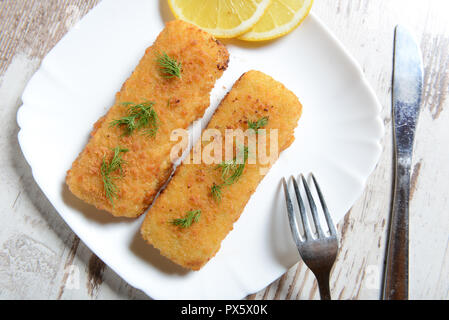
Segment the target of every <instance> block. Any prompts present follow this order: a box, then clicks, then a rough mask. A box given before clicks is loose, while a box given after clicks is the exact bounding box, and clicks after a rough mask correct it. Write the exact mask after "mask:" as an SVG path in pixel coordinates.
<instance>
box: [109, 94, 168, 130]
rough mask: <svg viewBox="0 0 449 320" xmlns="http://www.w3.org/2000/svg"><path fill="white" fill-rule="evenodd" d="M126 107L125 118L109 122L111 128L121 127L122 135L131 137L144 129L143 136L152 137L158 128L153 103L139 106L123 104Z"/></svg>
mask: <svg viewBox="0 0 449 320" xmlns="http://www.w3.org/2000/svg"><path fill="white" fill-rule="evenodd" d="M123 105H124V106H127V107H128V115H127V116H126V117H123V118H120V119H118V120H114V121H112V122H111V127H114V126H118V127H121V126H123V127H124V128H125V132H124V134H123V135H127V136H129V135H131V134H132V133H133V132H134V131H136V130H137V131H138V130H140V129H143V128H145V130H144V134H146V135H148V136H151V137H154V136H155V135H156V132H157V129H158V127H159V124H158V117H157V113H156V111H155V110H154V108H153V106H154V102H151V101H148V102H143V103H140V104H133V103H131V102H125V103H123Z"/></svg>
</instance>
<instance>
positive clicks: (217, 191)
mask: <svg viewBox="0 0 449 320" xmlns="http://www.w3.org/2000/svg"><path fill="white" fill-rule="evenodd" d="M222 187H223V185H219V184H215V183H214V185H213V186H212V188H211V194H212V197H213V198H214V199H215V200H216V201H217V202H220V200H221V188H222Z"/></svg>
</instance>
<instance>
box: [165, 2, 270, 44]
mask: <svg viewBox="0 0 449 320" xmlns="http://www.w3.org/2000/svg"><path fill="white" fill-rule="evenodd" d="M270 2H271V0H168V4H169V6H170V9H171V10H172V12H173V14H174V15H175V17H176V18H178V19H181V20H184V21H187V22H190V23H192V24H195V25H197V26H198V27H200V28H202V29H204V30H206V31H207V32H209V33H211V34H212V35H214V36H215V37H218V38H233V37H237V36H239V35H241V34H243V33H245V32H246V31H248V30H249V29H251V28H252V27H253V26H254V25H255V24H256V23H257V21H258V20H259V19H260V18H261V17H262V16H263V14H264V12H265V10H266V9H267V8H268V6H269V4H270Z"/></svg>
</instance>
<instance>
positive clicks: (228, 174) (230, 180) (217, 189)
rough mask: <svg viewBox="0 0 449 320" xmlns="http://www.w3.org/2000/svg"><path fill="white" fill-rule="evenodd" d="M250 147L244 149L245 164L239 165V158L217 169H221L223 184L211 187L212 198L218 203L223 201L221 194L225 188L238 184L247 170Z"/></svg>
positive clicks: (224, 163)
mask: <svg viewBox="0 0 449 320" xmlns="http://www.w3.org/2000/svg"><path fill="white" fill-rule="evenodd" d="M248 154H249V151H248V147H243V163H237V162H238V161H237V158H234V159H233V160H230V161H223V162H222V163H221V164H219V165H218V166H217V167H216V169H221V179H222V180H223V183H222V184H215V183H214V184H213V186H212V187H211V194H212V197H213V198H214V199H215V200H216V201H217V202H220V201H221V193H222V188H223V186H229V185H231V184H234V183H236V182H237V181H238V180H239V179H240V177H241V176H242V174H243V171H244V170H245V165H246V161H247V160H248Z"/></svg>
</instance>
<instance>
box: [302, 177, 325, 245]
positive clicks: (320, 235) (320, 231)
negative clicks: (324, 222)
mask: <svg viewBox="0 0 449 320" xmlns="http://www.w3.org/2000/svg"><path fill="white" fill-rule="evenodd" d="M301 180H302V183H303V184H304V189H305V190H306V194H307V199H309V205H310V210H311V211H312V218H313V222H314V223H315V228H316V231H317V233H318V238H324V232H323V229H321V225H320V220H319V218H318V211H317V209H316V205H315V201H313V196H312V193H311V192H310V189H309V185H308V184H307V181H306V179H305V178H304V176H303V175H302V173H301Z"/></svg>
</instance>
